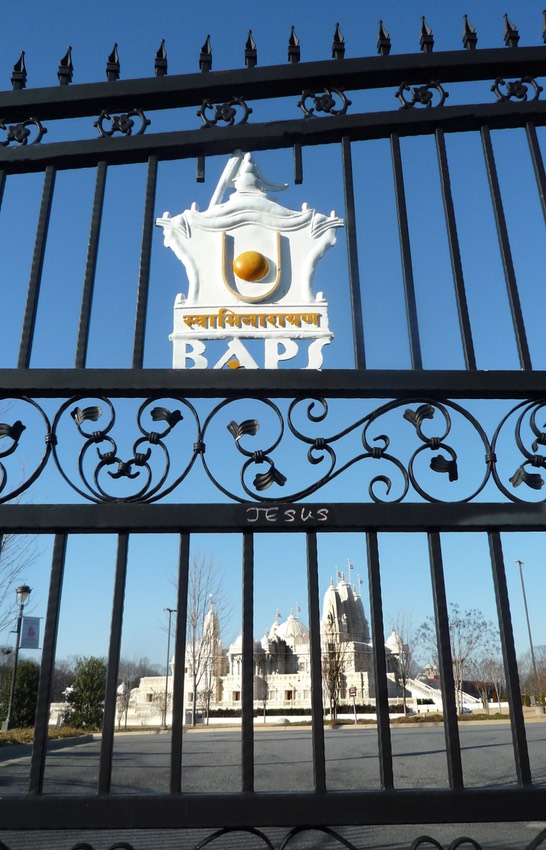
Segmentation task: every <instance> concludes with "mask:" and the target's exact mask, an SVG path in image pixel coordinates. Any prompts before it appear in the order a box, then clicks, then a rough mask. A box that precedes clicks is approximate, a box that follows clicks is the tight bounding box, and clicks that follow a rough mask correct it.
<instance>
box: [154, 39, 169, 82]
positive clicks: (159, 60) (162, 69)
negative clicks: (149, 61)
mask: <svg viewBox="0 0 546 850" xmlns="http://www.w3.org/2000/svg"><path fill="white" fill-rule="evenodd" d="M154 71H155V75H156V77H166V76H167V51H166V50H165V39H164V38H162V39H161V44H160V45H159V50H158V51H157V53H156V54H155V59H154Z"/></svg>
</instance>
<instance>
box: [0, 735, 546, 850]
mask: <svg viewBox="0 0 546 850" xmlns="http://www.w3.org/2000/svg"><path fill="white" fill-rule="evenodd" d="M460 735H461V748H462V755H463V769H464V773H465V784H466V785H467V787H480V786H481V787H487V786H489V787H491V786H495V787H499V786H507V785H508V786H509V785H515V782H516V780H515V770H514V759H513V752H512V745H511V737H510V728H509V726H508V725H507V724H506V725H505V724H501V725H485V724H480V725H476V726H474V725H472V726H471V725H468V726H463V727H462V728H461V730H460ZM527 735H528V740H529V749H530V753H531V760H532V769H533V778H534V781H535V782H536V783H538V784H546V724H542V723H540V724H529V725H528V726H527ZM392 742H393V755H394V775H395V784H396V787H397V788H400V789H406V788H445V787H447V774H446V766H445V745H444V733H443V729H442V728H441V727H428V728H425V729H415V728H412V729H393V732H392ZM325 743H326V760H327V783H328V787H329V789H331V790H334V789H335V790H343V789H366V790H375V789H378V788H379V775H378V762H377V734H376V732H375V730H374V729H371V728H358V729H349V728H345V729H338V730H327V731H326V736H325ZM169 748H170V736H169V735H168V734H164V733H163V734H151V735H150V734H144V735H142V734H141V735H126V736H125V735H124V736H119V737H116V744H115V754H114V761H113V783H112V792H113V793H114V794H117V793H122V794H127V793H128V794H131V793H142V792H147V793H165V792H166V791H167V790H168V764H169ZM99 750H100V742H99V741H98V740H96V741H93V742H92V743H88V744H83V745H81V746H77V747H67V748H66V749H61V750H56V751H54V752H51V753H50V754H49V756H48V760H47V767H46V776H45V788H44V791H45V793H65V794H66V793H77V794H94V793H95V789H96V781H97V773H98V760H99ZM0 768H1V772H0V794H2V795H3V796H6V795H7V796H9V795H12V794H20V793H24V792H25V790H26V787H27V783H28V771H29V758H28V756H25V757H20V758H15V759H12V760H8V761H3V762H2V764H1V765H0ZM255 780H256V781H255V785H256V790H258V791H266V790H274V789H279V788H281V789H282V790H284V791H288V790H310V789H311V788H312V757H311V738H310V732H309V730H308V729H294V728H292V729H290V728H287V729H271V730H260V731H258V732H257V734H256V736H255ZM239 787H240V732H239V731H238V730H222V731H220V730H217V731H208V730H198V731H192V730H190V731H188V732H186V733H185V735H184V754H183V789H184V790H186V791H224V790H225V789H226V788H229V789H232V790H237V789H238V788H239ZM545 818H546V813H545ZM544 827H546V822H544V823H536V824H530V825H529V824H527V825H524V824H511V825H506V826H502V827H499V826H498V825H495V826H489V825H487V824H485V825H484V824H482V825H472V826H470V827H468V828H467V829H465V828H464V827H463V826H461V825H458V826H449V825H447V826H434V827H430V826H429V827H423V828H420V827H418V826H417V827H416V826H411V827H367V828H365V829H363V828H358V829H357V828H350V829H349V830H345V831H344V834H345V835H346V836H347V838H349V839H350V840H353V841H354V843H355V844H356V845H357V846H358V847H361V848H363V850H364V848H368V847H369V848H372V847H373V848H374V850H379V848H387V847H389V848H391V850H396V848H402V847H404V848H409V846H410V844H411V842H412V840H413V839H414V838H415V837H416V836H417V835H419V834H421V833H423V832H426V833H428V834H432V835H433V836H434V837H435V838H436V839H437V840H439V841H440V842H441V843H442V844H443V845H444V846H445V847H447V846H448V845H449V842H450V841H451V840H452V839H454V838H456V837H458V836H461V835H464V834H465V833H466V834H470V835H471V836H472V837H474V838H475V839H476V840H478V841H479V842H480V843H481V844H482V846H483V847H484V848H486V847H487V848H495V850H497V848H501V847H502V848H504V850H515V848H518V850H521V849H522V848H525V847H526V846H527V844H528V843H530V841H531V840H532V839H533V838H534V837H535V836H536V834H537V833H538V832H539V831H540V830H541V829H542V828H544ZM271 832H272V837H273V838H274V839H275V837H276V836H277V837H278V841H280V835H281V834H280V832H279V831H278V830H277V831H275V830H273V831H271ZM268 833H269V831H268ZM277 834H278V835H277ZM197 837H198V834H197V833H195V832H191V833H189V834H188V835H186V836H185V837H183V838H181V836H180V833H179V832H177V833H174V832H173V833H168V834H167V833H162V834H161V839H159V838H157V839H152V835H151V834H148V835H147V838H146V840H144V835H143V834H140V835H139V836H136V837H135V836H134V835H133V836H132V837H131V836H128V835H125V838H124V840H127V841H131V842H132V843H133V844H134V846H135V848H138V850H140V848H151V847H154V848H155V847H158V848H159V847H161V848H170V847H173V848H174V847H176V848H178V850H182V848H185V847H189V846H192V845H191V842H193V843H195V841H196V840H197ZM79 838H80V840H81V836H79ZM0 839H1V840H2V841H4V842H5V843H6V845H7V846H8V847H9V848H10V850H23V848H25V850H30V848H33V847H36V848H42V847H48V848H50V847H55V850H64V848H65V847H66V848H69V847H72V846H74V844H75V841H76V836H75V835H74V834H70V833H69V834H66V833H59V835H58V836H57V837H54V836H53V835H51V834H49V835H48V838H47V842H46V841H44V840H43V834H42V837H41V838H40V836H37V837H36V842H37V843H36V844H33V843H32V842H31V836H29V834H28V833H27V834H25V835H24V836H23V835H22V834H20V833H19V834H16V833H11V832H0ZM114 839H115V841H116V842H117V841H120V840H122V836H121V835H119V834H112V833H104V832H103V833H100V834H97V836H96V837H95V841H93V838H92V836H89V835H87V834H86V835H85V840H86V841H88V842H89V843H90V844H91V845H92V846H93V847H94V848H96V849H97V850H102V848H103V847H104V848H109V847H112V846H113V845H114ZM137 839H138V840H137ZM52 840H53V843H51V842H52ZM233 840H235V839H233ZM135 841H136V843H135ZM171 841H172V843H169V842H171ZM278 841H277V843H278ZM95 842H96V843H95ZM214 846H216V845H214ZM221 846H222V850H224V848H228V847H229V848H231V847H234V848H235V847H238V848H243V847H245V846H246V845H245V842H244V841H243V842H241V840H240V836H239V838H237V840H236V842H235V844H233V843H230V842H227V843H226V844H222V845H221ZM248 846H250V845H248ZM257 846H259V845H258V844H256V843H254V845H253V847H257ZM297 846H298V848H300V847H304V846H314V847H326V846H328V847H330V846H333V845H331V844H324V843H322V842H318V843H317V842H316V840H313V842H312V843H307V844H306V843H305V842H303V843H299V844H298V845H297ZM338 846H339V845H338ZM429 846H430V845H429ZM544 846H545V848H546V841H545V844H544Z"/></svg>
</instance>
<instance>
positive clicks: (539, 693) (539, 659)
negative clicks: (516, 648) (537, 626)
mask: <svg viewBox="0 0 546 850" xmlns="http://www.w3.org/2000/svg"><path fill="white" fill-rule="evenodd" d="M534 662H535V663H534V664H533V659H532V656H531V651H530V650H529V649H528V650H527V652H525V653H524V654H523V655H522V656H521V658H520V659H519V661H518V668H519V671H520V674H519V675H520V681H521V689H522V691H523V693H524V694H527V695H528V696H529V697H535V698H536V699H537V700H538V701H539V702H541V701H542V700H543V699H544V696H545V695H546V645H544V644H543V645H540V646H535V647H534ZM535 669H536V676H535Z"/></svg>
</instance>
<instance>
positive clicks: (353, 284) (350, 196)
mask: <svg viewBox="0 0 546 850" xmlns="http://www.w3.org/2000/svg"><path fill="white" fill-rule="evenodd" d="M341 162H342V166H343V191H344V195H345V228H346V233H347V257H348V261H349V293H350V296H351V310H352V314H353V339H354V353H355V364H356V368H357V369H365V368H366V352H365V348H364V323H363V320H362V297H361V294H360V271H359V267H358V245H357V239H356V213H355V193H354V181H353V158H352V154H351V140H350V139H349V137H348V136H343V138H342V140H341Z"/></svg>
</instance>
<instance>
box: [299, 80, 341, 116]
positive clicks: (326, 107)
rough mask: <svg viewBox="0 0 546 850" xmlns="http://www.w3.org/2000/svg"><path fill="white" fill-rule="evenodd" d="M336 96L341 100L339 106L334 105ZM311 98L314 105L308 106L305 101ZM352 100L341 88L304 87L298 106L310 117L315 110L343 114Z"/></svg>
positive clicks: (329, 113)
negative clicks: (319, 88) (320, 89)
mask: <svg viewBox="0 0 546 850" xmlns="http://www.w3.org/2000/svg"><path fill="white" fill-rule="evenodd" d="M336 98H339V99H340V101H341V106H339V107H336ZM309 100H312V101H313V103H314V106H309V105H308V103H307V101H309ZM351 103H352V101H350V100H349V98H348V97H347V95H346V94H345V92H344V91H342V89H336V88H326V87H325V88H324V89H323V90H322V91H319V92H318V91H313V90H312V89H306V90H305V91H303V92H302V95H301V100H299V101H298V106H299V108H300V109H301V111H302V112H303V114H304V115H305V117H306V118H310V117H311V116H312V115H313V114H314V113H315V111H316V112H325V113H327V114H328V115H345V114H346V112H347V110H348V108H349V106H351Z"/></svg>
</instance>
